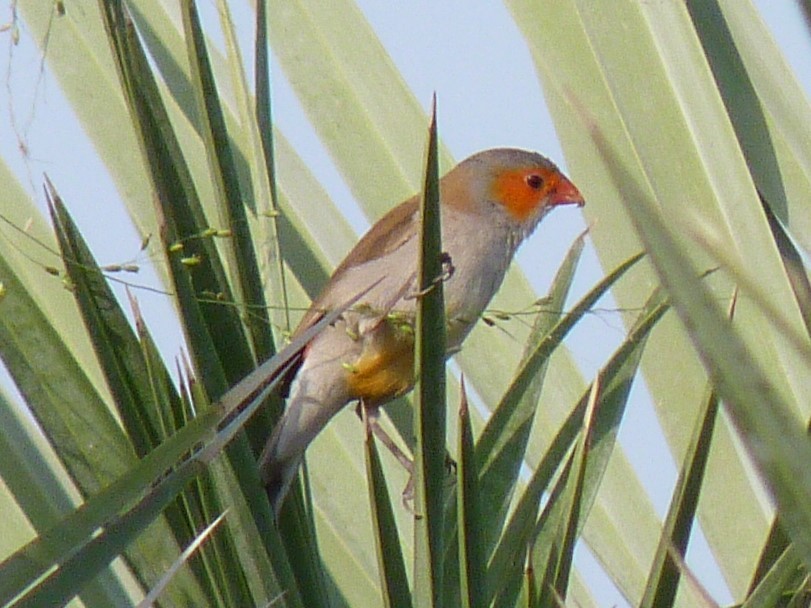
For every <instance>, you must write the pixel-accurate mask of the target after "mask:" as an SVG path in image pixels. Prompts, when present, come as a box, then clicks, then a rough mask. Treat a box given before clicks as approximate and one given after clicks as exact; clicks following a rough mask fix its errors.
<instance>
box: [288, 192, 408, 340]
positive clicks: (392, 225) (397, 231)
mask: <svg viewBox="0 0 811 608" xmlns="http://www.w3.org/2000/svg"><path fill="white" fill-rule="evenodd" d="M418 210H419V197H418V196H414V197H412V198H410V199H408V200H407V201H405V202H403V203H400V204H399V205H397V206H396V207H395V208H394V209H392V210H391V211H389V212H388V213H387V214H386V215H384V216H383V217H382V218H380V220H379V221H378V222H377V223H376V224H375V225H374V226H372V227H371V228H370V229H369V231H368V232H367V233H366V234H365V235H363V238H361V240H360V241H358V243H357V245H355V246H354V247H353V248H352V250H351V251H350V252H349V253H348V254H347V256H346V257H345V258H344V260H343V262H341V263H340V264H339V265H338V267H337V268H336V269H335V272H333V273H332V276H331V277H330V279H329V281H328V282H327V284H326V285H325V286H324V289H322V290H321V293H320V294H319V296H318V297H317V298H316V299H315V300H313V303H312V304H311V305H310V308H309V310H308V311H307V312H306V313H305V314H304V316H303V317H302V319H301V322H300V323H299V325H298V327H297V328H296V331H295V332H293V335H294V336H295V335H296V334H298V333H299V332H302V331H304V330H305V329H307V328H308V327H310V326H311V325H313V324H315V323H317V322H318V319H320V318H321V317H322V316H323V314H324V310H326V309H329V308H331V307H332V306H335V305H337V304H340V303H338V302H331V301H330V296H331V293H332V290H331V289H330V287H331V286H332V285H333V284H334V283H335V281H337V280H339V279H340V278H341V276H342V275H343V274H344V273H345V272H346V270H347V269H348V268H352V267H354V266H358V265H360V264H363V263H365V262H369V261H371V260H375V259H377V258H380V257H383V256H384V255H387V254H389V253H391V252H392V251H394V250H395V249H397V248H398V247H400V246H401V245H402V244H403V243H404V242H406V241H407V240H408V239H409V238H411V237H412V235H413V234H414V231H415V230H416V223H415V222H409V221H407V219H408V218H409V217H410V216H411V215H413V214H414V213H416V212H417V211H418Z"/></svg>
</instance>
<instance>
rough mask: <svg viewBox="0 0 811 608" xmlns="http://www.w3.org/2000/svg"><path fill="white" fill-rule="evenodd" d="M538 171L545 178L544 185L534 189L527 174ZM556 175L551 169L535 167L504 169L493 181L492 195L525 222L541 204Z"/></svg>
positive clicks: (511, 213) (520, 220) (516, 217)
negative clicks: (530, 168)
mask: <svg viewBox="0 0 811 608" xmlns="http://www.w3.org/2000/svg"><path fill="white" fill-rule="evenodd" d="M530 173H538V174H540V175H541V177H542V178H543V180H544V183H543V186H541V187H540V188H539V189H537V190H536V189H534V188H532V187H530V186H529V184H527V179H526V178H527V175H529V174H530ZM554 182H555V177H554V175H553V174H552V172H551V171H543V170H539V169H533V170H532V171H528V170H527V169H516V170H512V171H504V172H503V173H501V174H500V175H499V176H498V177H496V179H495V182H494V183H493V191H492V195H493V198H494V199H495V200H497V201H498V202H499V203H501V204H502V205H504V207H505V209H507V211H509V212H510V215H512V216H513V217H514V218H515V219H517V220H518V221H519V222H523V221H524V220H525V219H527V217H529V216H530V215H531V214H532V213H533V212H534V211H535V210H536V209H537V208H538V205H540V204H541V202H542V201H543V199H544V197H545V196H546V194H547V193H548V192H549V189H550V187H552V186H554Z"/></svg>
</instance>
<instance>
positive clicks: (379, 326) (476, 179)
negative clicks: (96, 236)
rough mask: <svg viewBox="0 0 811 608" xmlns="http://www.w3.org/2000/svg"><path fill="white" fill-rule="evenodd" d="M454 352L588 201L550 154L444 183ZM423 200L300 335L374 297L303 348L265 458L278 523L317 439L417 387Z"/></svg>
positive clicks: (497, 159)
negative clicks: (356, 413)
mask: <svg viewBox="0 0 811 608" xmlns="http://www.w3.org/2000/svg"><path fill="white" fill-rule="evenodd" d="M439 190H440V219H441V234H442V250H443V269H444V270H445V272H444V273H443V276H442V277H441V278H442V280H443V289H444V299H445V319H446V329H447V333H446V344H447V353H448V354H449V355H450V354H453V353H454V352H457V351H458V350H459V349H460V347H461V345H462V342H463V341H464V339H465V337H466V336H467V335H468V334H469V333H470V331H471V330H472V329H473V327H474V325H475V324H476V321H477V320H478V319H479V318H480V317H481V316H482V313H483V312H484V310H485V308H486V307H487V305H488V303H489V302H490V300H491V298H492V297H493V296H494V295H495V293H496V291H497V290H498V289H499V286H500V285H501V283H502V280H503V279H504V276H505V274H506V272H507V269H508V267H509V265H510V262H511V261H512V259H513V257H514V255H515V252H516V249H517V248H518V246H519V245H520V244H521V243H522V241H524V240H525V239H526V237H527V236H529V234H531V233H532V232H533V230H534V229H535V227H536V226H537V225H538V223H539V222H540V221H541V219H542V218H543V217H544V216H545V215H546V214H547V213H548V212H549V211H550V210H551V209H553V208H554V207H557V206H560V205H578V206H582V205H583V204H584V200H583V197H582V195H581V194H580V191H579V190H578V189H577V187H575V185H574V184H573V183H572V182H571V181H570V180H569V179H568V178H567V177H566V176H565V175H564V174H563V173H562V172H561V171H560V170H559V169H558V167H557V166H556V165H555V164H554V163H553V162H552V161H550V160H549V159H547V158H546V157H544V156H542V155H541V154H538V153H536V152H532V151H528V150H522V149H517V148H493V149H489V150H484V151H482V152H478V153H476V154H474V155H472V156H470V157H468V158H467V159H465V160H464V161H462V162H460V163H459V164H458V165H456V167H454V168H453V169H452V170H451V171H449V172H448V173H447V174H445V175H444V176H443V177H442V179H441V180H440V182H439ZM419 244H420V195H419V194H418V195H415V196H413V197H412V198H409V199H407V200H406V201H404V202H402V203H401V204H399V205H398V206H396V207H394V208H393V209H391V210H390V211H389V212H388V213H387V214H385V215H384V216H383V217H382V218H381V219H380V220H379V221H378V222H377V223H376V224H374V226H372V228H370V229H369V231H368V232H367V233H366V234H365V235H364V236H363V237H362V238H361V240H360V241H359V242H358V243H357V245H356V246H355V247H354V248H353V249H352V250H351V251H350V252H349V254H348V255H347V256H346V258H345V259H344V260H343V262H341V264H340V265H339V266H338V267H337V268H336V269H335V271H334V272H333V274H332V276H331V277H330V279H329V281H328V282H327V284H326V286H325V287H324V288H323V290H322V291H321V293H320V295H319V296H318V297H317V298H316V299H315V300H313V302H312V304H311V306H310V308H309V309H308V310H307V312H306V313H305V314H304V316H303V317H302V320H301V322H300V324H299V325H298V327H297V329H296V330H295V331H294V332H293V336H294V337H295V336H296V335H297V334H299V333H301V332H302V331H304V330H306V329H307V328H309V327H311V326H312V325H313V324H315V323H317V322H318V320H319V319H320V318H321V317H323V316H324V314H325V313H326V312H327V311H330V310H334V309H336V308H338V307H340V306H342V305H344V304H345V303H346V302H348V301H349V300H351V299H352V298H353V297H354V296H356V295H357V294H359V293H361V292H362V291H363V290H367V291H366V293H365V294H364V295H363V296H362V297H361V299H360V300H359V301H358V302H357V303H355V304H354V305H353V306H352V307H351V308H349V309H347V310H346V311H344V312H343V313H342V314H341V316H340V317H339V318H338V320H337V321H335V322H333V323H332V324H331V325H328V326H327V327H326V328H325V329H324V330H323V331H321V332H320V333H319V334H318V335H317V336H316V337H315V338H313V339H312V340H311V341H310V342H309V343H308V344H307V345H306V346H305V347H304V349H303V351H302V352H301V354H300V356H299V358H298V360H297V361H296V363H295V365H294V366H293V367H292V368H291V370H290V371H289V372H288V382H287V388H286V391H287V403H286V407H285V410H284V413H283V414H282V415H281V417H280V419H279V421H278V423H277V424H276V425H275V427H274V429H273V431H272V433H271V436H270V438H269V440H268V442H267V444H266V446H265V449H264V450H263V452H262V454H261V456H260V459H259V474H260V478H261V480H262V482H263V483H264V484H265V487H266V490H267V494H268V498H269V500H270V503H271V506H272V508H273V510H274V513H275V514H276V516H277V517H278V515H279V512H280V510H281V507H282V504H283V501H284V499H285V496H286V495H287V493H288V490H289V488H290V485H291V483H292V481H293V480H294V479H295V476H296V472H297V470H298V468H299V465H300V463H301V461H302V458H303V455H304V452H305V450H306V448H307V446H308V445H309V444H310V442H311V441H312V440H313V439H314V438H315V437H316V435H317V434H318V433H319V432H320V431H321V430H322V429H323V428H324V427H325V426H326V425H327V423H328V422H329V421H330V419H331V418H332V417H333V416H334V415H335V414H336V413H338V412H339V411H340V410H341V409H342V408H343V407H344V406H346V405H348V404H350V403H353V402H357V403H359V408H363V409H364V410H365V411H366V412H368V413H371V414H372V415H373V416H374V415H375V414H376V413H377V411H378V408H379V407H380V406H381V405H383V404H385V403H387V402H388V401H391V400H392V399H395V398H397V397H400V396H402V395H404V394H406V393H407V392H408V391H409V390H410V389H411V388H412V387H413V385H414V381H415V372H414V324H415V317H416V306H417V301H418V286H419V284H418V281H419V278H418V277H419V274H418V270H417V268H418V259H419V253H418V252H419Z"/></svg>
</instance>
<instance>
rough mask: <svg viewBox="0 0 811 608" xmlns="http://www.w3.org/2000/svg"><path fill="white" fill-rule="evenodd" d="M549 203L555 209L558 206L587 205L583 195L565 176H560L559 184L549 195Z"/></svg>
mask: <svg viewBox="0 0 811 608" xmlns="http://www.w3.org/2000/svg"><path fill="white" fill-rule="evenodd" d="M549 201H550V204H551V205H552V206H553V207H556V206H557V205H577V206H578V207H582V206H583V205H585V204H586V201H585V200H583V195H582V194H580V190H578V189H577V187H576V186H575V185H574V184H573V183H572V182H570V181H569V180H568V179H566V178H565V177H564V176H563V175H561V176H560V178H559V179H558V182H557V183H556V184H555V185H554V186H553V187H552V189H551V192H550V193H549Z"/></svg>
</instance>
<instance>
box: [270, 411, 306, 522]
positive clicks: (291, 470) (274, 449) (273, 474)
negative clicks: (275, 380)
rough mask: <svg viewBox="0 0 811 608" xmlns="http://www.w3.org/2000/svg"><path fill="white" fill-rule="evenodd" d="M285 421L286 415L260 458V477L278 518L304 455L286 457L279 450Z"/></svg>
mask: <svg viewBox="0 0 811 608" xmlns="http://www.w3.org/2000/svg"><path fill="white" fill-rule="evenodd" d="M285 422H286V415H285V416H283V417H282V419H281V420H279V424H277V425H276V429H275V430H274V432H273V434H272V435H271V437H270V440H269V441H268V443H267V445H266V446H265V449H264V450H263V451H262V456H261V458H260V460H259V477H260V479H261V480H262V483H263V484H264V485H265V490H266V491H267V495H268V500H269V501H270V506H271V507H272V508H273V513H274V514H275V515H276V518H277V519H278V517H279V511H280V510H281V508H282V503H284V499H285V497H286V496H287V493H288V491H289V490H290V485H291V484H292V483H293V480H294V479H295V477H296V472H297V471H298V467H299V465H300V464H301V459H302V456H303V453H302V454H299V455H298V456H289V457H287V458H284V457H283V455H282V454H281V453H280V452H279V437H280V436H281V435H282V430H283V428H284V426H285Z"/></svg>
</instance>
